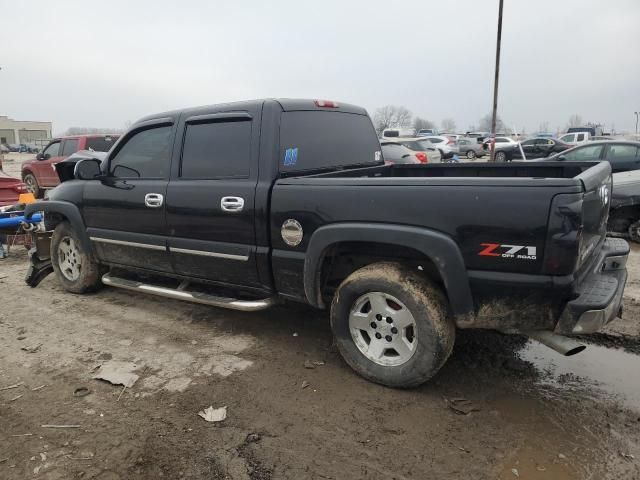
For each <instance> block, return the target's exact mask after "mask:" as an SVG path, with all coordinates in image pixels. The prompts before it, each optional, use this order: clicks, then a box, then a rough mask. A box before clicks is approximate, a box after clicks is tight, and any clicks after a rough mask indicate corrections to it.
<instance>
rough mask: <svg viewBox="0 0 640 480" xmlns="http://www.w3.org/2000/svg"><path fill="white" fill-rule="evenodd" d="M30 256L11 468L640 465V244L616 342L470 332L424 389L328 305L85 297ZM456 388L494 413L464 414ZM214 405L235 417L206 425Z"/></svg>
mask: <svg viewBox="0 0 640 480" xmlns="http://www.w3.org/2000/svg"><path fill="white" fill-rule="evenodd" d="M12 253H13V255H12V256H11V257H10V258H9V259H7V260H3V261H0V389H4V390H0V478H1V479H25V478H42V479H76V478H78V479H79V478H82V479H89V478H91V479H101V480H107V479H109V480H111V479H156V478H169V479H173V478H190V479H201V478H206V479H226V478H228V479H270V478H274V479H307V478H309V479H355V478H365V479H409V478H411V479H426V478H433V479H457V478H464V479H496V478H500V479H514V478H523V479H606V478H611V479H614V478H615V479H637V478H640V385H639V384H640V375H639V374H638V372H639V370H638V367H640V357H638V356H637V355H636V354H634V353H633V352H636V353H638V349H637V347H638V345H640V249H639V248H634V251H633V253H632V258H631V263H630V268H631V272H630V282H629V285H628V287H627V292H626V297H625V302H626V307H627V308H626V311H625V318H624V320H617V321H616V322H614V323H613V324H612V325H611V326H610V327H608V329H607V332H606V334H605V335H600V336H598V337H596V338H595V340H596V343H598V344H599V345H595V346H590V348H588V349H587V351H585V352H584V353H583V354H580V355H578V356H576V357H572V358H571V359H563V358H561V357H558V355H557V354H556V353H554V352H551V351H548V350H547V349H544V348H540V347H538V346H537V345H536V344H533V343H531V342H528V343H527V342H526V339H523V338H518V337H505V336H502V335H499V334H494V333H490V332H462V333H460V334H459V335H458V337H457V343H456V348H455V351H454V353H453V355H452V357H451V358H450V360H449V361H448V363H447V364H446V365H445V367H444V368H443V369H442V371H441V372H440V373H439V374H438V375H437V376H436V378H435V379H434V380H432V381H431V382H430V383H428V384H426V385H424V386H422V387H420V388H418V389H415V390H408V391H403V390H392V389H388V388H384V387H381V386H379V385H375V384H372V383H369V382H367V381H365V380H363V379H361V378H359V377H358V376H356V375H355V374H354V373H353V372H352V371H351V370H350V369H349V368H348V367H347V366H346V365H345V363H344V362H343V361H342V360H341V359H340V357H339V355H338V354H337V352H336V351H335V349H334V348H333V347H332V339H331V333H330V330H329V326H328V322H327V318H326V315H325V314H324V313H322V312H317V311H314V310H311V309H308V308H305V307H303V306H298V305H285V306H281V307H277V308H274V309H272V310H269V311H266V312H262V313H240V312H231V311H226V310H220V309H215V308H209V307H204V306H199V305H192V304H188V303H182V302H178V301H171V300H167V299H161V298H157V297H151V296H145V295H142V294H134V293H131V292H127V291H123V290H117V289H113V288H104V289H103V290H101V291H100V292H98V293H96V294H92V295H84V296H77V295H72V294H68V293H65V292H64V291H63V290H62V289H61V287H60V286H59V285H58V283H57V282H56V279H55V277H54V276H53V275H51V276H50V277H48V278H47V279H46V280H45V281H44V282H43V283H42V284H41V285H40V286H39V287H38V288H36V289H30V288H29V287H27V286H26V285H25V284H24V282H23V276H24V273H25V271H26V268H27V258H26V254H25V252H24V250H23V249H15V250H14V251H13V252H12ZM616 347H619V348H616ZM625 348H626V349H627V350H624V349H625ZM589 352H591V353H589ZM581 357H582V360H581V359H580V358H581ZM114 362H130V365H129V367H130V369H131V370H132V371H133V372H134V373H135V374H137V375H138V376H139V379H138V380H137V381H136V382H135V384H134V385H133V386H132V387H131V388H126V389H123V387H122V386H114V385H112V384H110V383H107V382H104V381H101V380H97V379H94V378H92V377H93V376H94V375H95V374H96V373H99V372H100V370H101V369H104V368H106V367H108V366H110V365H113V364H114ZM305 362H306V365H305ZM313 362H316V363H315V364H314V363H313ZM101 365H102V367H100V366H101ZM118 365H122V364H118ZM306 367H313V368H306ZM15 384H18V386H16V387H14V388H8V389H5V388H7V387H11V386H13V385H15ZM306 384H308V386H306V387H305V388H303V385H306ZM39 387H41V388H39ZM79 388H87V389H89V392H90V393H89V394H88V395H85V396H74V391H76V389H79ZM80 393H82V392H80ZM85 393H86V392H85ZM455 398H465V399H468V400H470V401H471V402H472V404H473V406H474V407H476V409H477V411H473V412H471V413H470V414H469V415H459V414H456V413H455V412H454V411H453V410H452V409H450V408H449V407H448V406H447V400H451V399H455ZM208 406H213V407H221V406H227V408H228V417H227V419H226V420H225V421H223V422H221V423H217V424H214V423H207V422H205V421H204V420H203V419H202V418H200V417H199V416H198V412H199V411H201V410H202V409H204V408H206V407H208ZM43 425H57V426H68V425H72V427H68V428H51V427H43Z"/></svg>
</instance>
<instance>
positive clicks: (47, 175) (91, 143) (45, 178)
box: [22, 134, 120, 198]
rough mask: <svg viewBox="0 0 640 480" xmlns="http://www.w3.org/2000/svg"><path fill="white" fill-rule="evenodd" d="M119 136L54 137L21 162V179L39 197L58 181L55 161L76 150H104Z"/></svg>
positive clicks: (59, 160)
mask: <svg viewBox="0 0 640 480" xmlns="http://www.w3.org/2000/svg"><path fill="white" fill-rule="evenodd" d="M119 137H120V136H119V135H110V134H91V135H73V136H68V137H62V138H56V139H54V140H52V141H51V142H50V143H49V144H48V145H47V146H46V147H45V149H44V150H43V151H42V153H39V154H38V155H37V156H36V158H34V159H32V160H27V161H25V162H23V163H22V180H23V181H24V183H25V184H26V185H27V188H28V189H29V191H30V192H31V193H33V194H34V195H35V197H36V198H41V197H42V196H43V195H44V192H45V190H46V189H50V188H53V187H55V186H57V185H58V184H59V183H60V182H59V179H58V175H57V174H56V170H55V168H54V166H55V164H56V163H58V162H61V161H62V160H64V159H65V158H67V157H68V156H69V155H71V154H73V153H76V152H77V151H78V150H93V151H96V152H106V151H108V150H109V149H110V148H111V147H112V146H113V145H114V144H115V143H116V141H117V139H118V138H119Z"/></svg>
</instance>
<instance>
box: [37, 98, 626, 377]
mask: <svg viewBox="0 0 640 480" xmlns="http://www.w3.org/2000/svg"><path fill="white" fill-rule="evenodd" d="M74 175H75V178H74V179H71V180H68V181H65V182H64V183H62V184H61V185H60V186H58V187H57V188H55V189H54V190H52V191H51V192H50V195H49V199H48V200H46V201H41V202H38V203H36V204H33V205H31V206H29V207H28V209H27V212H26V214H27V216H30V215H32V214H33V213H35V212H44V220H43V222H42V223H41V224H39V225H38V226H37V232H36V233H34V235H35V236H36V245H37V249H35V250H34V251H32V253H31V262H32V266H31V269H30V272H29V274H28V277H27V282H28V283H29V284H30V285H32V286H35V285H36V284H37V283H38V282H39V281H40V280H41V279H42V278H43V277H44V276H45V275H46V274H47V273H48V272H49V271H51V270H52V269H53V270H54V271H55V273H56V275H57V278H58V280H59V281H60V283H61V284H62V286H63V287H64V288H65V289H67V290H68V291H70V292H73V293H84V292H87V291H90V290H94V289H96V288H98V287H99V286H100V285H102V284H106V285H110V286H114V287H120V288H125V289H129V290H134V291H140V292H147V293H151V294H155V295H161V296H165V297H170V298H175V299H181V300H188V301H193V302H199V303H203V304H208V305H214V306H219V307H226V308H233V309H239V310H245V311H253V310H260V309H264V308H267V307H270V306H272V305H274V304H275V303H277V302H280V301H282V300H294V301H299V302H304V303H307V304H309V305H312V306H314V307H317V308H321V309H322V308H327V309H330V319H331V327H332V329H333V332H334V334H335V338H336V343H337V346H338V349H339V351H340V353H341V354H342V356H343V358H344V359H345V360H346V362H347V363H348V364H349V365H350V366H351V367H353V369H354V370H356V371H357V372H358V373H359V374H361V375H363V376H364V377H366V378H368V379H370V380H373V381H376V382H379V383H382V384H385V385H389V386H397V387H409V386H414V385H418V384H420V383H422V382H425V381H426V380H428V379H429V378H431V377H432V376H433V375H434V374H435V373H436V372H437V371H438V369H439V368H440V367H441V366H442V365H443V364H444V362H445V361H446V359H447V357H448V356H449V354H450V353H451V350H452V346H453V343H454V337H455V331H456V328H488V329H497V330H500V331H502V332H506V333H525V334H527V335H530V336H531V337H533V338H536V339H538V340H540V341H542V342H543V343H545V344H547V345H549V346H551V347H553V348H555V349H556V350H558V351H561V352H562V353H565V354H572V353H576V352H577V351H579V350H581V349H582V348H584V346H581V345H579V344H577V343H575V342H573V340H570V339H569V338H567V337H566V336H565V335H571V334H584V333H590V332H595V331H597V330H598V329H600V328H601V327H602V326H603V325H604V324H606V323H607V322H609V321H610V320H611V319H613V318H615V316H616V315H617V314H619V313H620V312H621V305H622V294H623V290H624V286H625V282H626V277H627V272H626V259H627V255H628V251H629V247H628V245H627V243H626V242H625V241H624V240H620V239H607V238H606V236H605V230H606V224H607V215H608V211H609V202H610V192H611V167H610V166H609V164H608V163H606V162H603V163H571V164H567V163H564V164H563V163H550V162H546V163H541V164H536V163H526V164H477V163H474V164H454V165H385V162H384V158H383V157H382V154H381V152H380V145H379V142H378V139H377V136H376V133H375V131H374V128H373V125H372V123H371V120H370V119H369V117H368V115H367V113H366V111H365V110H364V109H362V108H359V107H356V106H353V105H347V104H342V103H341V104H337V103H334V102H329V101H318V100H316V101H314V100H259V101H247V102H241V103H230V104H224V105H214V106H208V107H200V108H193V109H186V110H180V111H174V112H168V113H162V114H158V115H153V116H149V117H146V118H144V119H142V120H140V121H139V122H137V123H136V124H135V125H133V127H132V128H131V129H130V130H129V131H128V132H127V133H126V134H125V135H123V136H122V137H121V138H120V139H119V140H118V142H117V143H116V144H115V145H114V147H113V148H112V149H111V151H110V152H109V153H108V155H107V156H106V158H104V159H102V158H101V159H84V160H82V161H80V162H78V163H77V164H76V165H75V174H74Z"/></svg>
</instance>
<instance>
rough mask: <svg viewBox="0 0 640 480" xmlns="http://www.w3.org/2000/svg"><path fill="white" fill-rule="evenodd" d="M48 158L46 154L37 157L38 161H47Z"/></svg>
mask: <svg viewBox="0 0 640 480" xmlns="http://www.w3.org/2000/svg"><path fill="white" fill-rule="evenodd" d="M48 156H49V154H48V153H46V154H45V153H39V154H37V155H36V160H46V159H47V157H48Z"/></svg>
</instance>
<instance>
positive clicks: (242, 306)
mask: <svg viewBox="0 0 640 480" xmlns="http://www.w3.org/2000/svg"><path fill="white" fill-rule="evenodd" d="M102 283H104V284H105V285H109V286H110V287H117V288H124V289H125V290H132V291H134V292H144V293H150V294H151V295H158V296H160V297H167V298H173V299H175V300H184V301H187V302H193V303H201V304H203V305H210V306H213V307H221V308H229V309H231V310H241V311H243V312H255V311H258V310H265V309H267V308H269V307H271V306H273V305H275V304H276V303H277V299H276V298H275V297H270V298H265V299H263V300H238V299H236V298H226V297H216V296H215V295H209V294H208V293H201V292H189V291H186V290H185V289H184V286H183V285H182V284H181V285H180V287H178V288H177V289H176V288H167V287H158V286H156V285H150V284H148V283H142V282H136V281H135V280H128V279H126V278H120V277H114V276H112V275H111V274H109V273H105V274H104V275H103V276H102ZM181 287H182V288H181Z"/></svg>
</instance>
